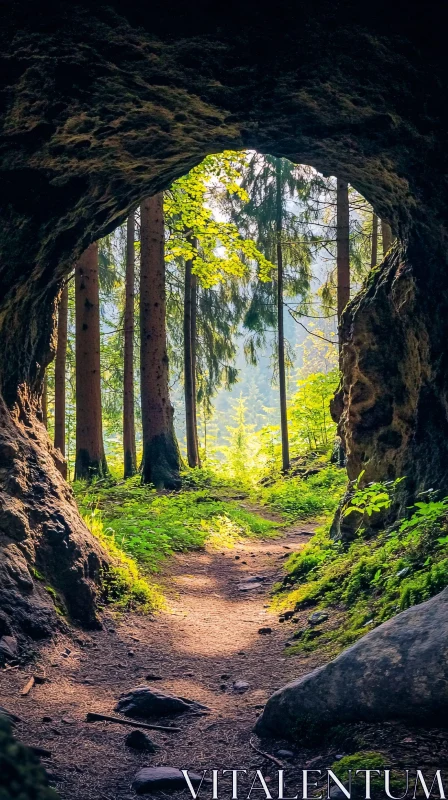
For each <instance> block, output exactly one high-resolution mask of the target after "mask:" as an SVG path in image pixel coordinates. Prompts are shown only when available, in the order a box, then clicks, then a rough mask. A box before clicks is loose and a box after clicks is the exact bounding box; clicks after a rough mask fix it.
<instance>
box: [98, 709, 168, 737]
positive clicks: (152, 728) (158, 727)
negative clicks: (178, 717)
mask: <svg viewBox="0 0 448 800" xmlns="http://www.w3.org/2000/svg"><path fill="white" fill-rule="evenodd" d="M86 721H87V722H116V723H117V724H118V725H132V726H133V727H134V728H147V730H150V731H167V732H168V733H179V731H180V728H173V727H172V726H167V725H148V724H147V723H146V722H134V721H133V720H131V719H121V718H120V717H109V716H108V715H107V714H94V713H93V712H91V711H89V712H88V714H87V717H86Z"/></svg>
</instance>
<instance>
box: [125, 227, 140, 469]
mask: <svg viewBox="0 0 448 800" xmlns="http://www.w3.org/2000/svg"><path fill="white" fill-rule="evenodd" d="M134 236H135V215H134V212H132V213H131V214H129V217H128V223H127V239H126V282H125V305H124V364H123V451H124V452H123V454H124V477H125V478H131V477H132V476H133V475H135V473H136V472H137V454H136V447H135V411H134V281H135V251H134Z"/></svg>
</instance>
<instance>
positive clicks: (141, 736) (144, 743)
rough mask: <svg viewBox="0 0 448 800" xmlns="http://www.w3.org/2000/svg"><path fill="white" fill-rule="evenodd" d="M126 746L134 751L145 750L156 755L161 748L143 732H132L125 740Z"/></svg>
mask: <svg viewBox="0 0 448 800" xmlns="http://www.w3.org/2000/svg"><path fill="white" fill-rule="evenodd" d="M124 741H125V744H126V745H127V746H128V747H132V749H133V750H143V751H145V752H146V753H155V752H156V750H159V749H160V748H159V746H158V745H157V744H155V742H153V741H152V739H150V738H149V736H148V735H147V734H146V733H143V731H131V732H130V733H128V735H127V736H126V738H125V740H124Z"/></svg>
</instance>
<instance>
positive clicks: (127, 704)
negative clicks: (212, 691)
mask: <svg viewBox="0 0 448 800" xmlns="http://www.w3.org/2000/svg"><path fill="white" fill-rule="evenodd" d="M204 710H208V709H207V706H203V705H201V703H196V702H195V701H194V700H187V699H186V698H185V697H176V696H175V695H171V694H162V692H154V691H153V690H152V689H150V688H149V687H148V686H138V687H137V688H136V689H132V691H130V692H127V693H126V694H123V695H121V697H120V699H119V701H118V703H117V705H116V706H115V711H120V712H121V713H122V714H124V715H125V716H126V717H164V716H167V715H170V714H183V713H185V712H186V711H204Z"/></svg>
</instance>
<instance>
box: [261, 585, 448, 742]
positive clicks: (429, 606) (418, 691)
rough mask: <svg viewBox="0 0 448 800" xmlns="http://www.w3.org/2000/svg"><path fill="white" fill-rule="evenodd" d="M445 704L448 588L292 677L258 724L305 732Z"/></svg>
mask: <svg viewBox="0 0 448 800" xmlns="http://www.w3.org/2000/svg"><path fill="white" fill-rule="evenodd" d="M447 712H448V589H444V591H443V592H441V593H440V594H438V595H436V596H435V597H433V598H431V600H427V601H426V602H425V603H422V604H420V605H417V606H413V607H412V608H409V609H408V610H407V611H403V612H402V613H401V614H398V615H397V616H396V617H393V619H391V620H389V621H388V622H385V623H383V624H382V625H380V626H379V627H378V628H376V629H375V630H373V631H370V632H369V633H367V634H366V635H365V636H364V637H363V638H362V639H360V640H359V641H358V642H356V644H354V645H353V646H352V647H350V648H349V649H348V650H345V651H344V652H343V653H341V655H339V656H338V657H337V658H336V659H335V660H334V661H331V662H330V663H329V664H326V665H325V666H323V667H319V668H318V669H316V670H314V672H311V673H309V674H308V675H304V676H302V677H301V678H298V679H297V680H295V681H293V682H292V683H289V684H288V685H287V686H285V687H284V688H282V689H279V691H277V692H275V694H273V695H272V697H271V698H270V699H269V700H268V702H267V704H266V707H265V709H264V711H263V714H262V715H261V716H260V717H259V719H258V720H257V724H256V732H257V733H258V734H259V735H261V736H263V735H272V734H275V735H277V736H281V737H297V736H298V737H300V736H303V735H305V734H306V733H307V732H309V731H310V728H312V729H313V733H314V734H315V733H316V731H324V730H325V727H331V725H335V724H341V723H345V722H354V721H359V720H364V721H368V722H376V721H382V720H387V719H404V718H405V719H408V720H412V721H415V722H423V723H434V722H438V721H441V720H443V719H446V715H447Z"/></svg>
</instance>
